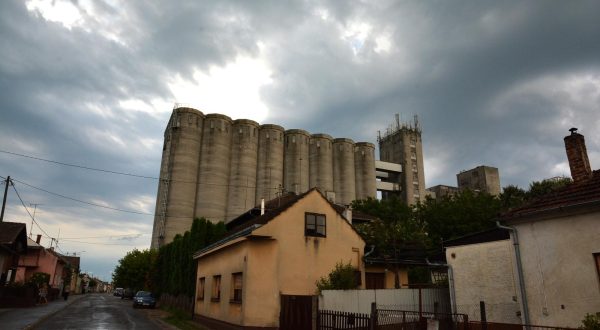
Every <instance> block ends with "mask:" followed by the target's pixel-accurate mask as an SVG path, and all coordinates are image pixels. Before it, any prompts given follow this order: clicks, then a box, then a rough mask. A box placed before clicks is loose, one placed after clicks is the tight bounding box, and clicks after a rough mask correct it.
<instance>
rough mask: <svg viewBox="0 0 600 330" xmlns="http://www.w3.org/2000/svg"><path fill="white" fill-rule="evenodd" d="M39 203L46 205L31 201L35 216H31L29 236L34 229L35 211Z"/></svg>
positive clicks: (30, 204)
mask: <svg viewBox="0 0 600 330" xmlns="http://www.w3.org/2000/svg"><path fill="white" fill-rule="evenodd" d="M38 205H44V204H39V203H29V206H33V217H32V218H31V227H29V238H31V231H32V230H33V223H34V222H35V211H36V210H37V207H38Z"/></svg>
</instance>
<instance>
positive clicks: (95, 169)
mask: <svg viewBox="0 0 600 330" xmlns="http://www.w3.org/2000/svg"><path fill="white" fill-rule="evenodd" d="M0 152H1V153H5V154H9V155H13V156H19V157H25V158H30V159H35V160H39V161H42V162H47V163H53V164H58V165H63V166H70V167H76V168H81V169H84V170H90V171H97V172H105V173H111V174H118V175H125V176H133V177H136V178H142V179H153V180H159V178H157V177H153V176H147V175H139V174H133V173H124V172H118V171H111V170H105V169H101V168H95V167H88V166H83V165H76V164H69V163H63V162H59V161H55V160H50V159H44V158H40V157H34V156H28V155H23V154H19V153H16V152H11V151H6V150H0Z"/></svg>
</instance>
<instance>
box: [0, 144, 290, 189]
mask: <svg viewBox="0 0 600 330" xmlns="http://www.w3.org/2000/svg"><path fill="white" fill-rule="evenodd" d="M0 153H5V154H9V155H13V156H19V157H25V158H29V159H34V160H38V161H43V162H47V163H52V164H57V165H63V166H69V167H75V168H80V169H84V170H89V171H96V172H103V173H109V174H116V175H123V176H131V177H136V178H141V179H149V180H155V181H161V182H177V183H189V184H195V185H204V186H217V187H235V188H254V189H255V188H256V186H249V185H233V184H220V183H210V182H199V181H189V180H174V179H161V178H158V177H154V176H149V175H141V174H135V173H126V172H119V171H113V170H107V169H102V168H95V167H89V166H83V165H77V164H70V163H65V162H59V161H55V160H50V159H45V158H40V157H35V156H30V155H24V154H20V153H16V152H12V151H6V150H1V149H0ZM264 189H269V190H278V189H280V188H278V187H264Z"/></svg>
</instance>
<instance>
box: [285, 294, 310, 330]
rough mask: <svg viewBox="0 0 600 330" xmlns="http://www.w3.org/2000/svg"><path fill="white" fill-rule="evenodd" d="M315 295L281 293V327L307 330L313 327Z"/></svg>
mask: <svg viewBox="0 0 600 330" xmlns="http://www.w3.org/2000/svg"><path fill="white" fill-rule="evenodd" d="M314 300H316V299H314V298H313V296H294V295H283V294H282V295H281V311H280V313H279V328H280V329H290V330H305V329H312V327H313V301H314Z"/></svg>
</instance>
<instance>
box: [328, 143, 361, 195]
mask: <svg viewBox="0 0 600 330" xmlns="http://www.w3.org/2000/svg"><path fill="white" fill-rule="evenodd" d="M354 180H355V175H354V141H352V140H351V139H344V138H341V139H335V140H333V189H334V190H335V202H336V203H338V204H343V205H348V204H350V203H351V202H352V201H353V200H355V199H356V183H355V181H354Z"/></svg>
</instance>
